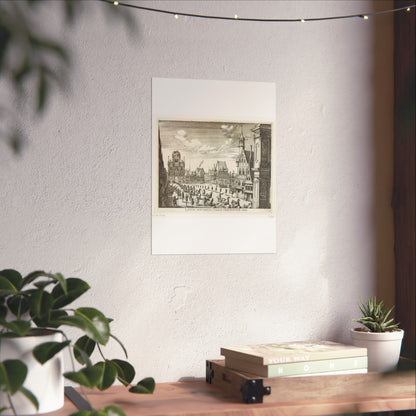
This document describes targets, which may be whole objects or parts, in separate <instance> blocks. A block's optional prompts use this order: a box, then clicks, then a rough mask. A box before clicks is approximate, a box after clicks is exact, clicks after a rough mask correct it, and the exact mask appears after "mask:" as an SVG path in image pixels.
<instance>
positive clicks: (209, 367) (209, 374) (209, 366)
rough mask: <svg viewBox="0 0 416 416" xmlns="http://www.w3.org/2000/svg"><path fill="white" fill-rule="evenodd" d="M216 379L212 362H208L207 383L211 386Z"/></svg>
mask: <svg viewBox="0 0 416 416" xmlns="http://www.w3.org/2000/svg"><path fill="white" fill-rule="evenodd" d="M213 378H214V370H213V369H212V365H211V362H210V361H208V360H207V361H206V370H205V381H206V382H207V383H209V384H211V381H212V379H213Z"/></svg>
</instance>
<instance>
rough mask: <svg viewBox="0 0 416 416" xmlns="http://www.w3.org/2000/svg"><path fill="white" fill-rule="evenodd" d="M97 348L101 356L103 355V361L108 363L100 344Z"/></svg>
mask: <svg viewBox="0 0 416 416" xmlns="http://www.w3.org/2000/svg"><path fill="white" fill-rule="evenodd" d="M97 348H98V351H99V352H100V355H101V357H102V359H103V360H104V361H106V358H105V357H104V354H103V352H102V351H101V347H100V344H98V343H97Z"/></svg>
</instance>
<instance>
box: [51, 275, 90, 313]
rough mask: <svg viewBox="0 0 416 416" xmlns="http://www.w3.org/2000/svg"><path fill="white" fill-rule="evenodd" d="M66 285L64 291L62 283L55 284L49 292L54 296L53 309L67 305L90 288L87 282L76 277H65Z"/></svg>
mask: <svg viewBox="0 0 416 416" xmlns="http://www.w3.org/2000/svg"><path fill="white" fill-rule="evenodd" d="M66 286H67V290H66V293H65V291H64V290H63V288H62V285H57V286H55V287H54V288H53V290H52V292H51V293H52V296H53V298H54V303H53V308H54V309H59V308H62V307H63V306H66V305H69V304H70V303H72V302H73V301H74V300H75V299H78V298H79V297H80V296H81V295H82V294H83V293H85V292H86V291H87V290H88V289H89V288H90V286H89V285H88V283H86V282H85V281H84V280H82V279H78V278H76V277H69V278H68V279H66Z"/></svg>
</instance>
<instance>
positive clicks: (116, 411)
mask: <svg viewBox="0 0 416 416" xmlns="http://www.w3.org/2000/svg"><path fill="white" fill-rule="evenodd" d="M94 416H95V415H94ZM97 416H126V414H125V413H124V412H123V411H122V410H121V409H120V408H119V407H117V406H106V407H103V408H102V409H100V410H99V411H98V412H97Z"/></svg>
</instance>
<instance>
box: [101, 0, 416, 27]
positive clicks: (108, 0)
mask: <svg viewBox="0 0 416 416" xmlns="http://www.w3.org/2000/svg"><path fill="white" fill-rule="evenodd" d="M101 1H103V2H104V3H109V4H112V5H115V6H121V7H130V8H133V9H138V10H143V11H147V12H153V13H162V14H169V15H172V16H174V17H175V19H178V18H179V16H183V17H194V18H198V19H211V20H234V21H236V20H238V21H241V22H269V23H273V22H274V23H280V22H302V23H303V22H316V21H324V20H341V19H354V18H360V19H365V20H367V19H368V18H369V17H371V16H376V15H379V14H386V13H395V12H399V11H402V10H406V11H407V12H410V10H411V9H413V8H415V7H416V4H413V5H410V6H404V7H398V8H395V9H389V10H381V11H378V12H371V13H361V14H349V15H344V16H328V17H309V18H297V19H262V18H252V17H239V16H238V15H234V16H233V17H227V16H212V15H205V14H194V13H184V12H175V11H170V10H163V9H155V8H152V7H145V6H139V5H136V4H130V3H124V2H121V1H113V0H101Z"/></svg>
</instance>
